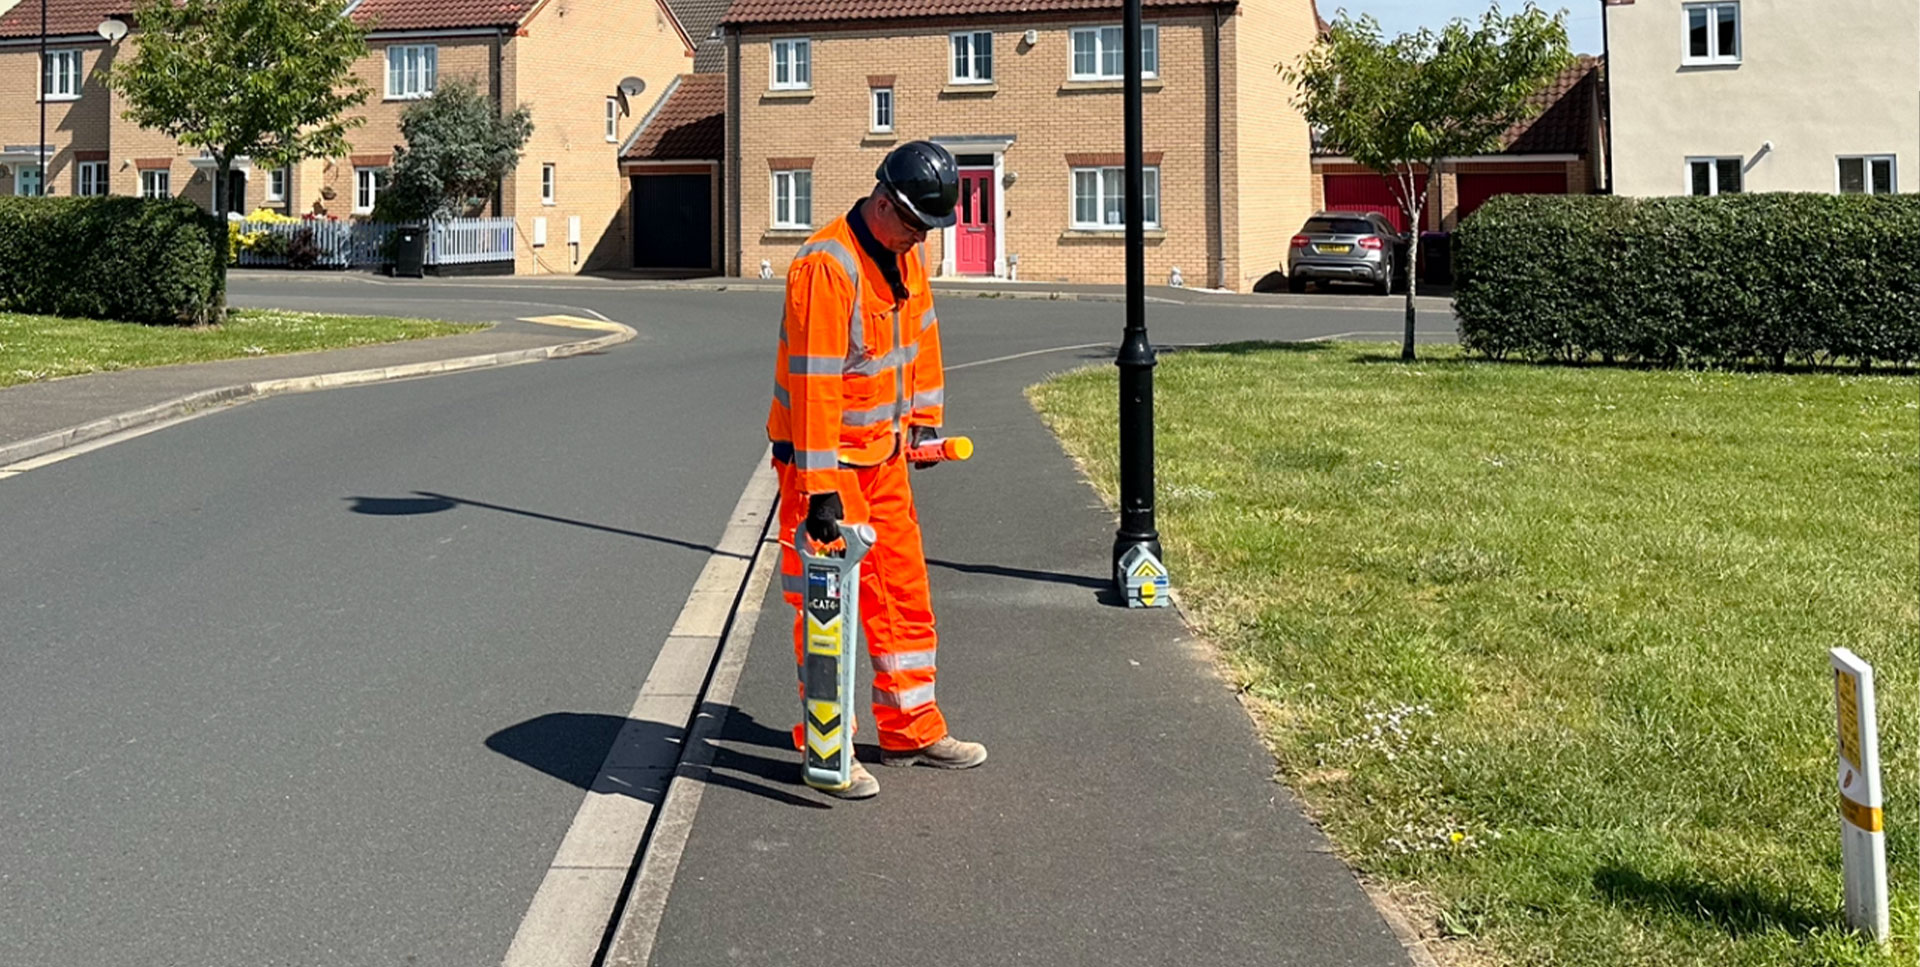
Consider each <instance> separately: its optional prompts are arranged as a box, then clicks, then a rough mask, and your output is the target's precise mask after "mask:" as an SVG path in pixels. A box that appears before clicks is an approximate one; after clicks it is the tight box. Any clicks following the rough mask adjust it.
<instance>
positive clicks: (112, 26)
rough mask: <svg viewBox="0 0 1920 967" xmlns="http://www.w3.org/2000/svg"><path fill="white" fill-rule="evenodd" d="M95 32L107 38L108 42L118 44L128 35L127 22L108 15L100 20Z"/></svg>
mask: <svg viewBox="0 0 1920 967" xmlns="http://www.w3.org/2000/svg"><path fill="white" fill-rule="evenodd" d="M94 32H95V33H97V34H99V35H100V36H101V37H104V38H106V41H107V43H109V44H117V43H119V42H120V38H122V37H125V36H126V35H127V22H126V21H124V20H121V19H119V18H117V17H108V18H107V19H105V20H102V21H100V26H98V27H95V28H94Z"/></svg>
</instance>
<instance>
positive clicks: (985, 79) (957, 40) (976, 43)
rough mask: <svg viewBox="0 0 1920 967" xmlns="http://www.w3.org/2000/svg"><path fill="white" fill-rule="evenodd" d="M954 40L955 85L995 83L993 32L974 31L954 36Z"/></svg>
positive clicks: (953, 79)
mask: <svg viewBox="0 0 1920 967" xmlns="http://www.w3.org/2000/svg"><path fill="white" fill-rule="evenodd" d="M952 40H953V76H952V78H951V80H952V81H953V83H955V84H991V83H993V31H990V30H974V31H969V32H967V33H964V34H954V35H953V37H952Z"/></svg>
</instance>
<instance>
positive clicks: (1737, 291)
mask: <svg viewBox="0 0 1920 967" xmlns="http://www.w3.org/2000/svg"><path fill="white" fill-rule="evenodd" d="M1454 274H1455V282H1456V285H1455V289H1454V293H1455V294H1454V308H1455V311H1456V312H1457V313H1458V315H1459V318H1460V341H1461V343H1462V345H1464V346H1465V347H1466V348H1468V349H1471V350H1474V351H1477V352H1481V353H1484V354H1486V355H1488V356H1492V357H1494V358H1503V357H1506V356H1518V357H1522V358H1528V359H1543V360H1544V359H1551V360H1560V361H1566V362H1579V361H1585V360H1590V359H1595V358H1598V359H1600V360H1603V361H1607V362H1632V363H1654V364H1660V365H1696V364H1717V365H1728V364H1743V363H1752V362H1763V363H1769V364H1772V365H1775V366H1781V365H1785V364H1787V363H1789V362H1794V363H1813V364H1828V363H1834V362H1837V361H1840V360H1848V361H1851V362H1854V363H1859V364H1862V365H1866V364H1870V363H1874V362H1895V363H1901V364H1906V363H1911V362H1914V361H1916V360H1920V196H1916V195H1815V194H1756V195H1722V196H1720V197H1716V198H1612V197H1599V196H1591V195H1571V196H1547V195H1510V196H1502V197H1499V198H1495V199H1493V200H1492V201H1490V202H1488V203H1487V204H1486V205H1485V206H1483V207H1482V208H1481V209H1480V210H1479V211H1477V212H1475V213H1474V216H1473V217H1472V218H1470V219H1467V220H1466V221H1465V222H1464V223H1463V224H1462V225H1461V227H1460V230H1459V232H1458V233H1456V234H1455V236H1454Z"/></svg>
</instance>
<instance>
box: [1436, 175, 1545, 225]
mask: <svg viewBox="0 0 1920 967" xmlns="http://www.w3.org/2000/svg"><path fill="white" fill-rule="evenodd" d="M1566 193H1567V173H1566V172H1564V171H1558V172H1554V173H1553V174H1545V175H1540V174H1530V175H1523V174H1500V175H1491V174H1475V175H1469V174H1464V173H1463V174H1461V176H1460V217H1461V218H1465V217H1467V216H1468V215H1471V214H1473V211H1474V209H1476V208H1479V207H1480V206H1481V205H1484V204H1486V203H1487V199H1489V198H1492V197H1493V196H1495V195H1564V194H1566Z"/></svg>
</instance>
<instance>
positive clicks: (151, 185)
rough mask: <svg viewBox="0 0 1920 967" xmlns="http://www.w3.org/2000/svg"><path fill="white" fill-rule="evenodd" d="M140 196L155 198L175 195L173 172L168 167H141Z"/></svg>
mask: <svg viewBox="0 0 1920 967" xmlns="http://www.w3.org/2000/svg"><path fill="white" fill-rule="evenodd" d="M140 197H142V198H149V199H154V200H160V199H167V198H172V197H173V172H172V171H170V170H168V169H166V168H142V169H140Z"/></svg>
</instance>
